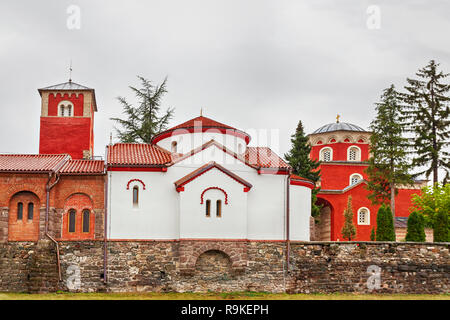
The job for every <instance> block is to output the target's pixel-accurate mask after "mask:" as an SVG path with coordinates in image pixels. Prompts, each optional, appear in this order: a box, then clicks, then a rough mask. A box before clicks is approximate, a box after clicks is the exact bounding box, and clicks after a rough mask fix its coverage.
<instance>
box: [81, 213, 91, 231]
mask: <svg viewBox="0 0 450 320" xmlns="http://www.w3.org/2000/svg"><path fill="white" fill-rule="evenodd" d="M89 223H90V212H89V210H84V211H83V232H86V233H89Z"/></svg>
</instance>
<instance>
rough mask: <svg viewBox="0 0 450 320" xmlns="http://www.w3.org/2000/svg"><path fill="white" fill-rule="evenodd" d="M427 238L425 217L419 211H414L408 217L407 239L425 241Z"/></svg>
mask: <svg viewBox="0 0 450 320" xmlns="http://www.w3.org/2000/svg"><path fill="white" fill-rule="evenodd" d="M425 239H426V237H425V219H424V218H423V215H422V214H420V213H419V212H418V211H413V212H412V213H411V214H410V215H409V217H408V229H407V231H406V238H405V240H406V241H413V242H424V241H425Z"/></svg>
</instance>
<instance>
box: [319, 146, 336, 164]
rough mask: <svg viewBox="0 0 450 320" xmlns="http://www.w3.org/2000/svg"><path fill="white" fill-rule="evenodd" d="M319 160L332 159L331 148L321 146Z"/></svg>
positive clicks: (326, 160)
mask: <svg viewBox="0 0 450 320" xmlns="http://www.w3.org/2000/svg"><path fill="white" fill-rule="evenodd" d="M320 160H321V161H325V162H328V161H332V160H333V150H332V149H331V148H328V147H326V148H323V149H322V150H320Z"/></svg>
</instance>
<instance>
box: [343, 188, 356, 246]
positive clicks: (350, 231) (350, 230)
mask: <svg viewBox="0 0 450 320" xmlns="http://www.w3.org/2000/svg"><path fill="white" fill-rule="evenodd" d="M341 233H342V237H343V238H344V239H347V240H348V241H351V240H352V239H354V238H355V237H356V227H355V225H354V224H353V208H352V196H349V197H348V200H347V208H346V209H345V210H344V226H343V227H342V230H341Z"/></svg>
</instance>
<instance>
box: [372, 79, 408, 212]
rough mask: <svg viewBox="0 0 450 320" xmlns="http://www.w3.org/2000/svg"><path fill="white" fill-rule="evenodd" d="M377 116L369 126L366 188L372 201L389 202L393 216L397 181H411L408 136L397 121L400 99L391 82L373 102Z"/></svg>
mask: <svg viewBox="0 0 450 320" xmlns="http://www.w3.org/2000/svg"><path fill="white" fill-rule="evenodd" d="M376 106H377V107H376V111H377V116H376V118H375V119H374V120H373V121H372V123H371V125H370V129H371V131H372V135H371V137H370V153H371V157H370V159H369V167H368V168H367V170H366V173H367V175H368V185H367V188H368V190H369V191H371V193H370V195H369V199H370V200H371V201H372V203H373V204H381V203H386V202H389V201H390V206H391V208H392V213H393V216H394V217H395V195H396V194H397V193H398V190H397V189H396V186H397V185H398V184H403V185H405V184H406V185H408V184H412V177H411V175H410V174H409V173H408V170H409V169H410V165H409V164H408V159H407V152H406V150H405V149H406V147H407V145H408V139H407V138H405V137H403V135H402V133H403V126H402V124H401V122H400V120H399V119H400V117H401V113H400V98H399V94H398V93H397V92H396V90H395V87H394V85H391V86H390V87H389V88H387V89H385V90H384V91H383V94H382V96H381V102H379V103H377V104H376Z"/></svg>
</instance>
